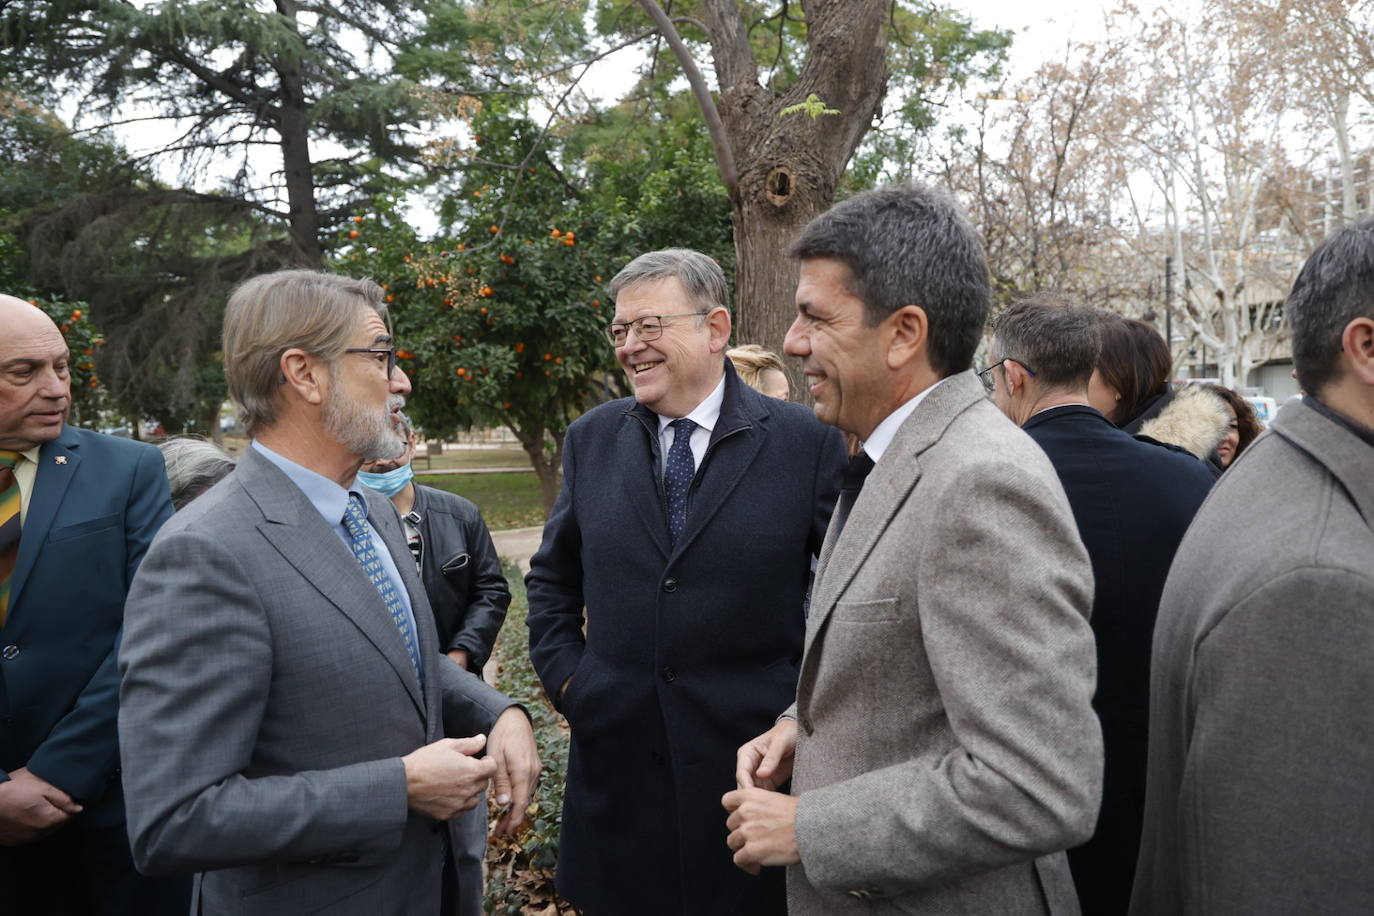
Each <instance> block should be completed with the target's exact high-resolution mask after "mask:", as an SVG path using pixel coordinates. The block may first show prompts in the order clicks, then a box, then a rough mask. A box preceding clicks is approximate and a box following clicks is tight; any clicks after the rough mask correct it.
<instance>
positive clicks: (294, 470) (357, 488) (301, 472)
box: [252, 440, 420, 640]
mask: <svg viewBox="0 0 1374 916" xmlns="http://www.w3.org/2000/svg"><path fill="white" fill-rule="evenodd" d="M252 444H253V448H255V449H257V450H258V452H259V453H260V454H261V455H262V456H263V457H264V458H266V459H267V460H268V461H270V462H272V463H273V464H275V465H276V466H277V467H279V468H281V472H282V473H283V474H285V475H286V476H287V477H289V478H290V479H291V482H292V483H294V484H295V485H296V486H297V487H299V488H300V491H301V492H302V493H304V494H305V498H306V499H308V500H310V505H312V506H314V507H315V511H317V512H319V513H320V515H321V517H323V518H324V521H325V524H327V525H329V527H331V528H333V529H334V533H335V534H337V535H338V536H339V540H341V541H343V543H344V546H345V547H347V548H348V552H349V556H352V555H353V538H351V537H349V535H348V529H347V528H345V527H344V523H343V517H344V513H345V512H347V511H348V500H349V498H350V495H351V494H354V493H356V494H357V495H358V498H359V499H361V500H362V501H363V507H364V508H367V499H366V498H365V497H364V496H363V492H364V491H365V490H366V487H364V486H363V485H362V484H360V483H359V482H358V481H357V479H356V478H355V479H354V481H353V486H352V487H350V488H349V489H347V490H345V489H344V488H343V487H341V486H339V485H338V484H337V483H335V482H334V481H332V480H330V479H329V478H328V477H325V476H324V475H322V474H316V473H315V472H314V471H312V470H310V469H309V468H306V467H301V466H300V465H299V464H296V462H294V461H292V460H291V459H289V458H283V457H282V456H281V455H278V454H277V453H276V452H274V451H272V450H271V449H270V448H268V447H267V446H265V445H263V444H262V443H261V442H258V441H257V440H254V441H253V443H252ZM367 530H368V531H369V532H370V533H371V534H372V546H373V547H374V548H375V549H376V551H377V557H378V558H379V559H380V560H381V561H382V566H384V567H385V568H386V572H387V575H389V576H391V581H392V582H393V583H395V585H396V594H397V595H399V596H400V599H401V604H402V605H403V606H404V607H405V609H406V616H408V617H409V618H410V626H411V632H412V633H414V634H415V638H416V639H417V640H418V639H419V638H420V628H419V627H417V626H416V625H415V612H414V611H413V610H412V609H411V607H410V595H409V594H408V593H407V592H406V587H405V580H404V579H402V578H401V572H400V570H398V569H397V568H396V561H395V560H394V559H392V557H391V551H390V550H387V549H386V544H385V543H383V542H382V536H381V535H380V534H378V533H377V527H376V526H375V525H373V524H372V519H371V518H369V519H368V520H367Z"/></svg>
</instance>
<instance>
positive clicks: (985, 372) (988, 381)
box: [978, 356, 1035, 394]
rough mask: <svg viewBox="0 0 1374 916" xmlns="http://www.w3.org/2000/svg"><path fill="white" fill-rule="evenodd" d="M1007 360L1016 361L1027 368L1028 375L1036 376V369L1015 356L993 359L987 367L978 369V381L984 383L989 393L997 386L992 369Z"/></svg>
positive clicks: (1023, 367) (985, 389)
mask: <svg viewBox="0 0 1374 916" xmlns="http://www.w3.org/2000/svg"><path fill="white" fill-rule="evenodd" d="M1007 362H1011V363H1016V365H1018V366H1020V367H1021V368H1022V369H1025V370H1026V374H1027V375H1029V376H1030V377H1031V378H1035V370H1034V369H1032V368H1031V367H1030V366H1027V365H1026V364H1025V363H1023V362H1021V360H1019V359H1016V358H1015V357H1012V356H1003V357H1001V358H1000V359H995V360H993V361H992V362H991V363H990V364H989V365H988V366H987V368H985V369H979V370H978V381H980V382H982V383H983V390H984V391H986V392H987V393H988V394H992V389H993V388H994V387H996V380H994V379H993V377H992V370H993V369H996V368H997V367H998V366H1000V365H1002V364H1003V363H1007Z"/></svg>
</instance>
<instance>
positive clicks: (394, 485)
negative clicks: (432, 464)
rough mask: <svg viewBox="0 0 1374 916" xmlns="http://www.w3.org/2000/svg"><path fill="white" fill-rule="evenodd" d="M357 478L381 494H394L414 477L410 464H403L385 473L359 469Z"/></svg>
mask: <svg viewBox="0 0 1374 916" xmlns="http://www.w3.org/2000/svg"><path fill="white" fill-rule="evenodd" d="M358 479H359V480H361V481H362V482H363V484H364V485H365V486H367V487H369V488H371V489H373V490H376V491H377V492H378V493H380V494H382V495H383V496H388V497H389V496H395V495H396V494H397V493H399V492H401V491H402V490H404V489H405V488H406V484H408V483H410V482H411V481H412V480H414V479H415V472H414V471H412V470H411V469H410V465H408V464H403V465H401V466H400V467H398V468H396V470H394V471H387V472H386V473H385V474H369V473H368V472H367V471H359V472H358Z"/></svg>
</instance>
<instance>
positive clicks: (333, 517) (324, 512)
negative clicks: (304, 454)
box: [252, 439, 367, 525]
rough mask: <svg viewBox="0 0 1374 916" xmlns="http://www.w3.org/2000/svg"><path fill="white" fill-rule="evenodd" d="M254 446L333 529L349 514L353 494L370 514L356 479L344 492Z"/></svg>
mask: <svg viewBox="0 0 1374 916" xmlns="http://www.w3.org/2000/svg"><path fill="white" fill-rule="evenodd" d="M252 445H253V448H255V449H257V450H258V451H259V452H260V453H261V454H262V456H263V457H264V458H266V459H267V460H268V461H270V462H272V463H273V464H275V465H276V466H277V467H278V468H280V469H281V472H282V473H283V474H285V475H286V476H287V477H289V478H290V479H291V482H292V483H294V484H295V485H296V486H297V487H299V488H300V491H301V492H302V493H303V494H305V498H306V499H308V500H310V505H312V506H314V507H315V511H316V512H318V513H320V515H321V516H323V518H324V520H325V521H327V522H329V523H330V524H331V525H337V524H340V523H341V522H342V521H343V517H344V513H345V512H347V511H348V500H349V497H350V495H351V494H353V493H357V494H358V498H359V499H360V500H361V501H362V504H363V513H364V514H366V513H367V500H366V499H363V498H362V490H361V489H360V487H359V485H358V482H357V480H356V479H355V480H354V481H353V486H352V487H351V488H349V489H347V490H345V489H344V488H343V487H341V486H339V485H338V484H337V483H335V482H334V481H332V480H330V479H329V478H328V477H325V476H324V475H323V474H316V473H315V472H314V471H312V470H310V469H309V468H307V467H303V466H301V465H299V464H297V463H296V462H294V461H292V460H291V459H290V458H284V457H282V456H281V455H278V454H277V453H276V452H274V451H272V450H271V449H270V448H268V447H267V446H265V445H263V444H262V443H261V442H259V441H257V440H256V439H254V440H253V443H252Z"/></svg>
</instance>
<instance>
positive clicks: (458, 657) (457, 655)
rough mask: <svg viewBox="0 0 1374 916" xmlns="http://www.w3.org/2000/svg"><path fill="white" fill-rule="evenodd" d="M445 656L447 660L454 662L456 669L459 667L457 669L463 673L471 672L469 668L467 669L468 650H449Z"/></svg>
mask: <svg viewBox="0 0 1374 916" xmlns="http://www.w3.org/2000/svg"><path fill="white" fill-rule="evenodd" d="M446 654H447V655H448V657H449V658H451V659H453V660H454V661H455V662H457V663H458V667H459V668H462V669H463V670H464V671H470V670H471V669H470V668H468V650H467V649H449V650H448V652H447V653H446Z"/></svg>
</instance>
